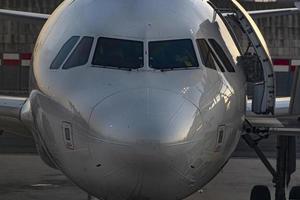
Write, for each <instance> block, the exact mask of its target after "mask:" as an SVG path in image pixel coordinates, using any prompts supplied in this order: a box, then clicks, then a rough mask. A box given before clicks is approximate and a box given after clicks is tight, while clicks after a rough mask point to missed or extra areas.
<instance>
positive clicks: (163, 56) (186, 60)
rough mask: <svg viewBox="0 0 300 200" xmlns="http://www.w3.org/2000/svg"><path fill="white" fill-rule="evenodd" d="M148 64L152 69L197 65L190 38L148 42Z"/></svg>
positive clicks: (184, 67)
mask: <svg viewBox="0 0 300 200" xmlns="http://www.w3.org/2000/svg"><path fill="white" fill-rule="evenodd" d="M149 66H150V67H151V68H154V69H162V70H163V69H174V68H183V69H186V68H192V67H198V66H199V63H198V60H197V57H196V53H195V49H194V46H193V42H192V40H190V39H183V40H167V41H154V42H149Z"/></svg>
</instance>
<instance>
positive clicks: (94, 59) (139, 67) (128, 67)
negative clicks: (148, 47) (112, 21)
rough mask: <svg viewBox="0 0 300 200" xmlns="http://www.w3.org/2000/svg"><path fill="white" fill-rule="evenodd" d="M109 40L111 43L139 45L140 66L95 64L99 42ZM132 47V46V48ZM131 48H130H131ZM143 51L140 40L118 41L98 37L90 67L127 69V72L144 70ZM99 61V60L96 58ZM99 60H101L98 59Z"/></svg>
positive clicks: (142, 44)
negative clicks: (119, 42)
mask: <svg viewBox="0 0 300 200" xmlns="http://www.w3.org/2000/svg"><path fill="white" fill-rule="evenodd" d="M103 39H104V40H111V41H121V42H129V43H136V44H139V45H141V46H140V48H141V51H140V53H141V55H140V57H141V60H140V62H141V65H140V66H134V65H130V66H129V65H127V66H125V65H123V66H122V65H120V64H112V63H110V64H106V63H96V54H97V52H98V48H101V40H103ZM133 47H134V46H133ZM131 48H132V47H131ZM144 49H145V44H144V41H141V40H132V39H120V38H109V37H99V38H98V39H97V43H96V47H95V51H94V53H93V58H92V65H93V67H102V68H112V69H128V70H132V69H141V68H144V67H145V66H144V60H145V54H144ZM98 59H99V58H98ZM100 60H101V59H100ZM136 63H138V62H136Z"/></svg>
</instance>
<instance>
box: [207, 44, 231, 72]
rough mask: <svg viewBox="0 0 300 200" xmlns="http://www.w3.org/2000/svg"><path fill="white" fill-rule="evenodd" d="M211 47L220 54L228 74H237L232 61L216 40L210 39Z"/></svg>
mask: <svg viewBox="0 0 300 200" xmlns="http://www.w3.org/2000/svg"><path fill="white" fill-rule="evenodd" d="M208 41H209V42H210V44H211V46H212V47H213V48H214V49H215V52H216V53H217V54H218V56H219V58H220V59H221V61H222V62H223V64H224V67H225V68H226V69H227V71H228V72H235V70H234V67H233V66H232V64H231V62H230V60H229V59H228V57H227V55H226V54H225V52H224V51H223V48H222V47H221V46H220V45H219V44H218V43H217V41H215V40H214V39H208Z"/></svg>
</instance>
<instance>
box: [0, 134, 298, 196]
mask: <svg viewBox="0 0 300 200" xmlns="http://www.w3.org/2000/svg"><path fill="white" fill-rule="evenodd" d="M299 141H300V140H298V147H300V144H299ZM260 146H261V147H262V149H263V150H264V152H266V154H267V155H268V156H270V157H274V156H275V152H276V138H270V139H269V140H266V141H264V142H262V143H261V144H260ZM297 152H298V158H300V156H299V152H300V150H299V149H298V150H297ZM273 164H274V161H273ZM298 166H299V167H298V171H297V172H296V173H295V174H294V177H293V179H292V182H291V186H295V185H300V160H299V161H298ZM261 184H263V185H268V186H269V187H270V189H273V188H272V178H271V176H270V174H269V172H268V171H267V170H266V168H265V167H264V166H263V165H262V163H261V162H260V161H259V160H258V159H256V156H255V153H254V152H253V150H251V149H250V148H249V147H247V145H245V143H244V142H243V141H241V142H240V144H239V146H238V147H237V150H236V151H235V153H234V158H233V159H231V160H230V161H229V163H228V164H227V165H226V166H225V168H224V169H223V170H222V171H221V173H220V174H219V175H218V176H217V177H216V178H215V179H213V180H212V182H210V183H209V184H208V185H207V186H205V187H204V189H203V190H202V191H200V192H197V193H195V194H194V195H192V196H191V197H189V198H187V199H185V200H249V199H250V191H251V188H252V187H253V186H254V185H261ZM273 191H274V190H273ZM65 199H70V200H71V199H72V200H86V199H87V194H86V193H85V192H83V191H82V190H81V189H79V188H78V187H77V186H75V185H74V184H73V183H72V182H71V181H70V180H68V179H67V178H66V177H65V176H64V175H63V174H62V173H61V172H59V171H57V170H53V169H51V168H49V167H48V166H46V165H45V164H44V163H43V162H42V161H41V159H40V157H39V156H38V155H36V149H35V146H34V142H33V140H32V139H30V138H22V137H19V136H14V135H8V134H4V135H2V136H1V137H0V200H65Z"/></svg>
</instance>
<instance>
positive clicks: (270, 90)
mask: <svg viewBox="0 0 300 200" xmlns="http://www.w3.org/2000/svg"><path fill="white" fill-rule="evenodd" d="M231 2H232V10H230V11H228V10H226V11H225V12H223V11H222V10H219V9H218V8H216V6H214V5H213V3H211V2H209V4H210V5H211V6H212V7H213V8H214V9H215V11H216V13H218V14H219V16H220V17H221V18H222V19H223V22H224V23H225V25H226V26H227V28H228V30H229V31H230V33H231V35H232V37H233V38H234V40H235V43H236V45H237V46H238V47H239V50H240V53H241V56H240V57H239V58H238V66H240V67H241V68H243V69H244V71H245V76H246V78H247V82H248V84H249V85H250V86H251V87H253V90H254V94H255V95H253V97H252V98H253V99H252V111H253V112H254V113H256V114H269V113H271V114H274V108H275V100H276V93H275V75H274V71H273V63H272V59H271V56H270V53H269V50H268V47H267V44H266V41H265V40H264V37H263V36H262V34H261V32H260V30H259V28H258V27H257V25H256V23H255V22H254V20H253V19H252V18H251V16H250V15H249V14H248V13H247V11H246V10H245V9H244V8H243V7H242V6H241V5H240V4H239V3H238V2H237V1H236V0H232V1H231ZM232 24H234V25H237V27H239V28H240V29H241V31H242V32H243V33H244V35H245V36H246V38H247V39H248V43H249V47H248V48H247V50H246V51H245V52H243V51H242V49H241V48H240V45H239V41H238V39H237V37H236V33H235V31H234V28H233V27H232Z"/></svg>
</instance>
